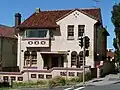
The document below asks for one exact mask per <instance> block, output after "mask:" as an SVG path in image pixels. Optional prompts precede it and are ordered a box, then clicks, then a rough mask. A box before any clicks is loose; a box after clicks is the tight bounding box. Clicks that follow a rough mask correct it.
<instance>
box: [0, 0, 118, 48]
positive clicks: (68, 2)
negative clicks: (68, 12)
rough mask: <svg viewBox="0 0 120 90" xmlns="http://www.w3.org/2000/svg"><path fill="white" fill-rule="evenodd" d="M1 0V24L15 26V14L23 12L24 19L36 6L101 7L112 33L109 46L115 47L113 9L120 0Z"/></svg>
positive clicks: (49, 7)
mask: <svg viewBox="0 0 120 90" xmlns="http://www.w3.org/2000/svg"><path fill="white" fill-rule="evenodd" d="M97 1H100V2H97V3H96V2H94V0H1V2H0V11H1V13H0V24H3V25H7V26H14V21H15V20H14V14H15V13H16V12H19V13H21V14H22V21H24V20H25V19H26V18H28V17H29V16H30V15H31V14H32V13H34V12H35V9H36V8H40V9H41V11H42V10H56V9H74V8H94V7H96V8H101V13H102V20H103V25H104V27H107V30H108V32H109V34H110V36H109V37H108V43H107V48H112V49H114V47H113V44H112V43H113V38H114V37H115V35H114V26H113V24H112V22H111V11H112V7H113V5H114V4H115V3H118V2H120V0H97Z"/></svg>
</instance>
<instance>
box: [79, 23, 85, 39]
mask: <svg viewBox="0 0 120 90" xmlns="http://www.w3.org/2000/svg"><path fill="white" fill-rule="evenodd" d="M83 33H85V25H78V38H79V37H82V36H83Z"/></svg>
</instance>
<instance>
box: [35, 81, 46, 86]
mask: <svg viewBox="0 0 120 90" xmlns="http://www.w3.org/2000/svg"><path fill="white" fill-rule="evenodd" d="M37 84H38V85H46V84H47V81H45V80H38V81H37Z"/></svg>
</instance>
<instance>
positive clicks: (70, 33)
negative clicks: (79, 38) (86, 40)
mask: <svg viewBox="0 0 120 90" xmlns="http://www.w3.org/2000/svg"><path fill="white" fill-rule="evenodd" d="M67 29H68V39H73V38H74V25H68V27H67Z"/></svg>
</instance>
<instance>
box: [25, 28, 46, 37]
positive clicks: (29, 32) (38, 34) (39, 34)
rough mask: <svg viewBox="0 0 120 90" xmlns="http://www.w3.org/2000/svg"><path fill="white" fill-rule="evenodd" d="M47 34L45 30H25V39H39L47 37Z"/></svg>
mask: <svg viewBox="0 0 120 90" xmlns="http://www.w3.org/2000/svg"><path fill="white" fill-rule="evenodd" d="M47 32H48V30H46V29H35V30H34V29H30V30H26V37H28V38H29V37H40V38H44V37H46V36H47Z"/></svg>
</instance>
